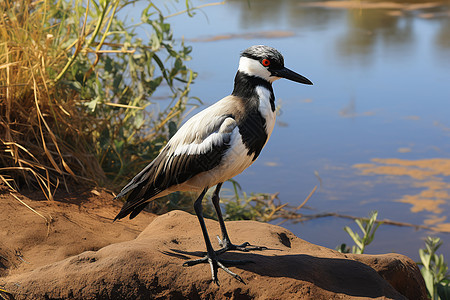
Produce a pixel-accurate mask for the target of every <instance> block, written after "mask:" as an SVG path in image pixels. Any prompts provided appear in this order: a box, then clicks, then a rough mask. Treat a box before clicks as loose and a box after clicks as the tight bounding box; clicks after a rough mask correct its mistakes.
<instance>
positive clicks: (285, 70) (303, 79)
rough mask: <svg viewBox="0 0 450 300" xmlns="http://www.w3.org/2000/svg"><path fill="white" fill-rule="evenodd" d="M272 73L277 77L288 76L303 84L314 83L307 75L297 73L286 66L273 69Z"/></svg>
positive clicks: (287, 77)
mask: <svg viewBox="0 0 450 300" xmlns="http://www.w3.org/2000/svg"><path fill="white" fill-rule="evenodd" d="M271 73H272V75H273V76H277V77H282V78H286V79H289V80H292V81H295V82H299V83H303V84H310V85H312V84H313V83H312V82H311V81H310V80H309V79H308V78H306V77H304V76H302V75H300V74H297V73H295V72H294V71H291V70H289V69H288V68H286V67H283V68H282V69H280V70H271Z"/></svg>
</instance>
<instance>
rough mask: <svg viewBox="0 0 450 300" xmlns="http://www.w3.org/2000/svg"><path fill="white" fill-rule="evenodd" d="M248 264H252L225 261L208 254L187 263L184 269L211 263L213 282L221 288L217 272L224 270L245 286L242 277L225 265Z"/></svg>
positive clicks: (184, 264)
mask: <svg viewBox="0 0 450 300" xmlns="http://www.w3.org/2000/svg"><path fill="white" fill-rule="evenodd" d="M248 262H250V261H240V260H223V259H219V258H217V256H216V255H215V254H214V255H211V256H210V255H209V254H206V256H204V257H202V258H199V259H193V260H188V261H185V262H184V263H183V267H190V266H194V265H197V264H201V263H209V265H210V266H211V276H212V281H213V282H214V283H215V284H217V286H220V283H219V280H218V278H217V271H218V270H219V268H220V269H222V270H224V271H225V272H227V273H228V274H229V275H231V276H233V277H234V278H235V279H236V280H237V281H239V282H242V283H243V284H245V281H244V280H243V279H242V278H241V276H239V275H237V274H236V273H234V272H232V271H231V270H230V269H228V268H227V267H225V265H224V264H234V265H237V264H245V263H248Z"/></svg>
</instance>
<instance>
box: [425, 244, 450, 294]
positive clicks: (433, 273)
mask: <svg viewBox="0 0 450 300" xmlns="http://www.w3.org/2000/svg"><path fill="white" fill-rule="evenodd" d="M441 245H442V241H441V239H440V238H438V237H435V238H433V237H427V239H426V240H425V248H424V249H419V255H420V260H421V262H420V263H418V265H421V266H422V268H421V269H420V271H421V272H422V276H423V278H424V280H425V285H426V287H427V291H428V294H429V295H430V297H431V299H432V300H439V299H450V276H449V274H448V266H447V264H446V263H445V260H444V256H443V255H442V254H441V255H437V254H436V251H437V250H438V249H439V247H440V246H441Z"/></svg>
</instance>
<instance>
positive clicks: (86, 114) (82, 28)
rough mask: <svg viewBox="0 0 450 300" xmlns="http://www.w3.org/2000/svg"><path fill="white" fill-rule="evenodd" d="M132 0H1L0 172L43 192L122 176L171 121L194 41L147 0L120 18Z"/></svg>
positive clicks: (183, 95) (182, 94) (182, 105)
mask: <svg viewBox="0 0 450 300" xmlns="http://www.w3.org/2000/svg"><path fill="white" fill-rule="evenodd" d="M134 2H135V1H131V2H129V1H120V0H102V1H99V3H97V2H96V1H81V0H73V1H72V0H59V1H51V0H43V1H31V0H19V1H2V2H0V82H1V84H0V181H1V182H3V183H5V184H7V185H8V186H9V187H10V188H12V189H18V188H20V187H22V186H24V185H28V186H33V187H38V188H40V189H41V190H42V191H44V193H45V195H46V197H47V198H48V199H52V196H53V194H54V192H55V190H56V189H57V188H58V187H59V186H60V185H65V186H68V185H70V184H73V183H81V184H99V185H101V186H113V185H114V186H121V185H123V184H124V183H125V182H126V181H127V180H129V179H130V177H131V176H132V175H134V174H136V173H137V172H138V171H139V170H140V169H142V168H143V167H144V166H145V165H146V164H147V163H148V162H149V161H151V160H152V159H153V158H154V157H155V156H156V154H157V153H158V151H159V149H160V148H161V147H162V146H163V145H164V143H165V142H166V141H167V139H168V138H169V137H170V135H171V134H173V133H174V132H175V131H176V129H177V126H178V124H179V122H180V120H181V117H182V113H183V112H184V111H185V109H186V105H187V104H188V103H189V96H188V93H189V87H190V84H191V82H192V80H193V79H194V78H195V75H196V74H195V73H194V72H193V71H192V70H191V69H189V68H188V67H187V66H186V64H185V63H186V61H187V60H189V59H190V57H189V53H190V52H191V48H190V47H188V46H185V45H184V43H183V41H181V42H179V43H175V40H174V38H173V34H172V31H171V27H170V24H169V23H168V22H167V19H166V17H165V16H164V15H163V13H162V11H161V10H160V9H159V8H158V7H156V6H155V5H154V3H153V2H149V4H148V6H147V7H146V8H145V9H143V11H142V13H141V16H140V21H139V22H138V23H136V24H131V25H130V24H129V22H124V21H123V17H121V16H123V14H121V13H122V12H123V11H125V10H128V11H130V9H132V7H131V6H132V5H134ZM138 32H139V33H140V34H139V35H138ZM143 32H144V33H145V34H147V35H148V37H149V38H148V40H144V39H142V38H141V37H142V36H145V35H143V34H142V33H143ZM156 91H158V96H159V97H161V98H162V99H167V100H166V101H157V100H154V99H156V97H154V93H155V92H156Z"/></svg>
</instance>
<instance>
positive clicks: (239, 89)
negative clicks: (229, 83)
mask: <svg viewBox="0 0 450 300" xmlns="http://www.w3.org/2000/svg"><path fill="white" fill-rule="evenodd" d="M258 86H261V87H264V88H266V89H267V90H268V91H270V94H271V95H270V105H271V108H272V111H275V95H274V93H273V89H272V84H271V83H270V82H268V81H267V80H265V79H263V78H261V77H257V76H252V75H247V74H245V73H243V72H241V71H238V72H237V73H236V77H235V78H234V89H233V93H231V94H232V95H233V96H237V97H241V98H243V99H253V98H255V96H257V94H256V88H257V87H258Z"/></svg>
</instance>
